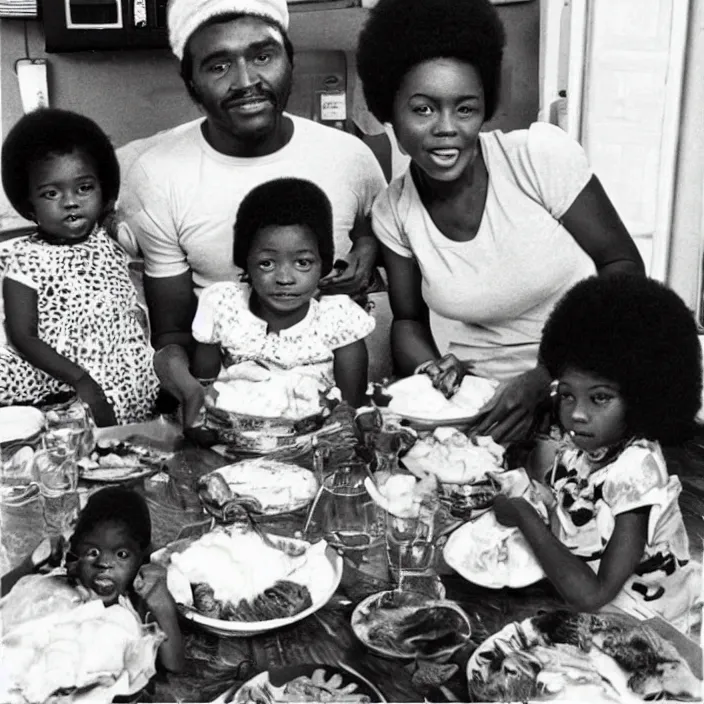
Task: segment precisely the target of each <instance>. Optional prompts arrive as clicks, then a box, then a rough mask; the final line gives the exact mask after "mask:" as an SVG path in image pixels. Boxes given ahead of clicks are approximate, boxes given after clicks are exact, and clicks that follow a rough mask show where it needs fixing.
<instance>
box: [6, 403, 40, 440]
mask: <svg viewBox="0 0 704 704" xmlns="http://www.w3.org/2000/svg"><path fill="white" fill-rule="evenodd" d="M43 428H44V414H43V413H42V412H41V411H40V410H39V409H38V408H30V407H29V406H6V407H5V408H0V443H5V442H14V441H15V440H24V439H26V438H31V437H32V436H33V435H36V434H37V433H38V432H40V431H41V430H42V429H43Z"/></svg>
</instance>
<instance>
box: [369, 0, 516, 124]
mask: <svg viewBox="0 0 704 704" xmlns="http://www.w3.org/2000/svg"><path fill="white" fill-rule="evenodd" d="M504 43H505V33H504V27H503V24H502V23H501V19H500V18H499V15H498V13H497V11H496V8H495V7H494V6H493V5H492V4H491V2H490V1H489V0H380V1H379V3H378V4H377V5H376V6H375V7H374V8H373V9H372V10H371V14H370V16H369V18H368V19H367V22H366V24H365V25H364V28H363V29H362V32H361V34H360V36H359V43H358V45H357V72H358V73H359V77H360V79H361V81H362V86H363V88H364V97H365V98H366V101H367V105H368V106H369V110H371V112H372V114H373V115H374V116H375V117H376V118H377V120H379V121H380V122H392V118H393V105H394V100H395V98H396V93H397V92H398V89H399V87H400V85H401V81H402V80H403V77H404V76H405V75H406V73H408V71H409V70H410V69H411V68H413V67H414V66H416V65H417V64H419V63H422V62H423V61H428V60H430V59H436V58H452V59H458V60H460V61H464V62H466V63H469V64H471V65H472V66H474V67H475V68H476V69H477V71H478V72H479V75H480V77H481V79H482V85H483V87H484V101H485V106H486V108H485V109H486V115H485V116H486V119H487V120H488V119H490V118H491V117H492V116H493V114H494V112H495V111H496V105H497V103H498V99H499V90H500V84H501V61H502V59H503V51H504Z"/></svg>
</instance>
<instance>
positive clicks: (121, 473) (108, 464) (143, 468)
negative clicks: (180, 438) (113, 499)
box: [78, 438, 173, 483]
mask: <svg viewBox="0 0 704 704" xmlns="http://www.w3.org/2000/svg"><path fill="white" fill-rule="evenodd" d="M172 457H173V453H172V452H164V451H162V450H160V449H158V448H155V447H152V446H151V445H150V444H149V443H148V442H140V441H139V440H138V439H137V438H125V439H124V440H117V439H114V438H102V439H100V440H98V442H97V443H96V445H95V448H94V449H93V451H92V452H91V454H90V456H89V457H85V458H83V459H81V460H79V462H78V467H79V471H80V476H81V479H85V480H86V481H89V482H106V483H116V482H127V481H135V480H137V479H142V478H144V477H147V476H149V475H151V474H155V473H156V472H160V471H161V470H163V469H164V467H165V466H166V463H167V462H168V461H169V460H170V459H171V458H172Z"/></svg>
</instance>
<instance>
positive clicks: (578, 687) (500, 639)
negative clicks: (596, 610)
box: [466, 614, 696, 704]
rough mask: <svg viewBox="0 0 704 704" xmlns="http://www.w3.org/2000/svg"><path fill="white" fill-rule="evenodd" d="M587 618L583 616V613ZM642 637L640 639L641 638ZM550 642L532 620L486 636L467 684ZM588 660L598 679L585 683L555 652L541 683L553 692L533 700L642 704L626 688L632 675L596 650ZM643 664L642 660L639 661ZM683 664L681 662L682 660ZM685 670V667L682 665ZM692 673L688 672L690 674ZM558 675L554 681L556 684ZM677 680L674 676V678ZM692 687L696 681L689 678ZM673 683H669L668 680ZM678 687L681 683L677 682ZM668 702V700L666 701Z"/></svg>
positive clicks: (618, 621)
mask: <svg viewBox="0 0 704 704" xmlns="http://www.w3.org/2000/svg"><path fill="white" fill-rule="evenodd" d="M585 615H586V614H585ZM594 616H595V617H596V618H602V619H613V622H614V626H616V627H619V628H625V629H626V630H628V629H634V630H636V631H639V630H640V629H641V628H642V625H641V624H640V623H639V622H638V621H637V620H635V619H633V618H630V617H628V616H624V615H611V614H609V615H606V614H595V615H594ZM641 637H642V636H641ZM550 643H551V639H550V638H549V636H547V635H546V634H545V633H544V632H543V631H542V630H541V629H540V628H539V627H538V625H537V624H536V621H535V619H534V618H528V619H525V620H523V621H515V622H513V623H509V624H508V625H507V626H505V627H504V628H502V629H501V630H500V631H498V632H497V633H494V634H493V635H492V636H489V638H487V639H486V640H485V641H484V642H483V643H482V644H481V645H480V646H479V647H478V648H477V649H476V650H475V651H474V652H473V653H472V656H471V657H470V658H469V661H468V662H467V669H466V674H467V682H468V684H470V686H471V683H472V682H479V683H484V682H486V680H487V677H488V676H489V674H490V672H492V671H495V669H496V668H497V666H498V664H499V663H498V662H497V661H499V662H500V661H501V660H502V659H503V658H504V657H506V656H508V655H511V654H513V653H519V652H524V653H529V652H530V650H531V648H533V647H534V646H542V647H544V648H548V649H550V648H551V645H550ZM586 659H587V661H589V662H590V663H591V667H592V671H593V672H595V673H596V675H597V676H601V682H600V681H598V680H592V681H587V680H585V679H584V676H583V674H582V673H581V672H580V671H579V670H576V669H574V668H572V667H571V666H570V665H569V664H568V663H569V661H568V659H565V658H564V656H561V654H560V653H559V652H558V651H557V649H556V651H555V658H554V660H553V662H552V663H551V664H550V665H549V666H548V669H549V670H550V671H551V672H550V674H549V675H548V676H547V680H546V679H544V680H543V683H546V681H547V682H550V681H552V684H553V687H555V685H557V687H559V689H558V688H557V687H556V688H555V689H554V690H553V692H552V693H549V692H546V693H545V694H544V695H541V696H538V697H536V699H535V700H532V701H546V700H553V701H554V700H558V701H579V702H587V701H588V702H593V703H594V704H596V703H597V702H599V703H606V702H608V703H612V702H613V703H616V702H618V703H619V704H623V703H624V702H626V703H628V702H631V703H633V704H635V703H636V702H642V701H643V700H642V698H641V697H640V696H639V695H637V694H635V692H633V690H632V689H631V688H630V687H629V680H630V679H631V676H632V675H633V674H634V673H628V672H626V671H625V670H624V669H623V668H621V667H620V665H619V664H618V663H617V662H616V661H615V660H614V659H613V658H612V657H610V656H609V655H607V654H606V653H604V652H603V651H602V650H600V649H599V648H598V647H596V646H593V647H592V648H591V650H590V652H589V654H588V656H587V658H586ZM642 662H644V663H645V661H642ZM682 664H684V661H682ZM685 667H686V665H685ZM690 674H691V673H690ZM556 675H557V681H556ZM672 677H673V674H672V673H671V674H670V678H672ZM675 677H676V676H675ZM690 679H691V680H692V684H693V683H694V682H696V678H694V676H693V675H692V677H691V678H690ZM670 681H671V682H672V680H670ZM678 684H681V683H680V682H678ZM668 701H669V700H668Z"/></svg>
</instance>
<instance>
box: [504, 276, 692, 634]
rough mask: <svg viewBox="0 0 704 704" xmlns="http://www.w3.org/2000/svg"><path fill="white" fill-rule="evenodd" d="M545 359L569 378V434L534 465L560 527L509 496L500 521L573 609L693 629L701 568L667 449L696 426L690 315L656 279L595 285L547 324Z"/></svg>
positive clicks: (592, 281) (565, 423) (565, 417)
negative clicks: (607, 610)
mask: <svg viewBox="0 0 704 704" xmlns="http://www.w3.org/2000/svg"><path fill="white" fill-rule="evenodd" d="M540 359H541V362H542V363H543V364H545V366H546V368H547V369H548V370H549V371H550V374H551V376H552V377H553V378H554V379H556V380H557V381H558V387H557V394H558V396H557V398H558V404H559V420H560V425H561V428H562V430H563V431H564V432H565V433H566V436H565V439H564V440H563V441H562V442H561V443H560V444H559V447H558V449H557V454H556V456H555V459H554V461H553V462H552V464H551V466H550V467H549V468H548V469H547V471H545V469H546V468H545V466H543V467H542V469H540V468H537V469H538V478H539V479H542V480H544V481H545V482H546V483H547V484H548V486H549V487H550V488H551V489H552V493H553V496H554V498H555V504H554V506H553V508H552V526H551V527H550V528H549V527H548V526H546V525H545V524H544V523H543V520H542V519H541V518H540V516H539V515H538V514H537V512H536V511H535V509H533V508H532V507H531V506H530V505H529V504H528V503H527V502H526V501H525V500H524V499H521V498H507V497H506V496H499V497H498V498H497V501H496V504H495V511H496V516H497V519H498V520H499V522H501V523H502V524H504V525H511V526H517V527H518V528H519V529H520V530H521V531H522V532H523V535H524V536H525V537H526V539H527V541H528V542H529V543H530V545H531V547H532V549H533V551H534V553H535V555H536V557H537V558H538V560H539V561H540V563H541V565H542V567H543V569H544V571H545V574H546V575H547V577H548V579H550V581H551V582H552V583H553V585H554V586H555V587H556V588H557V590H558V591H559V592H560V594H561V595H562V596H563V598H564V599H565V600H566V601H567V603H568V604H569V605H571V606H572V607H573V608H576V609H578V610H580V611H597V610H599V609H601V608H602V607H604V606H606V605H608V604H613V605H615V606H619V607H621V608H625V609H626V610H629V612H634V611H635V612H636V613H639V614H644V615H645V616H644V617H645V618H647V617H648V616H647V615H649V614H658V615H660V616H662V617H663V618H665V619H666V620H667V621H669V622H671V623H672V624H673V625H675V626H676V627H677V628H679V629H680V630H681V631H683V632H687V631H688V630H689V628H690V627H691V626H692V625H693V624H694V623H695V621H696V620H697V619H698V610H697V611H695V610H694V609H693V606H694V605H695V603H696V602H697V600H698V598H699V594H700V579H701V577H700V573H701V566H700V565H699V564H697V563H696V562H695V561H694V560H692V559H691V558H690V553H689V541H688V537H687V531H686V529H685V525H684V522H683V518H682V513H681V512H680V508H679V504H678V497H679V495H680V492H681V491H682V486H681V484H680V480H679V478H678V477H676V476H670V475H669V474H668V470H667V465H666V462H665V459H664V457H663V453H662V449H661V445H666V446H674V445H678V444H681V443H684V442H685V441H687V440H688V439H689V438H690V437H691V436H692V434H693V432H694V430H695V427H696V425H695V418H696V414H697V412H698V410H699V406H700V398H701V396H700V395H701V387H702V382H701V378H702V365H701V350H700V346H699V340H698V338H697V329H696V324H695V322H694V319H693V316H692V314H691V313H690V311H689V310H688V309H687V307H686V306H685V304H684V302H683V301H682V300H681V299H680V298H679V296H677V294H676V293H674V292H673V291H672V290H670V289H668V288H667V287H665V286H664V285H662V284H660V283H658V282H657V281H654V280H652V279H647V278H643V277H635V276H627V275H617V276H613V277H606V278H597V277H591V278H589V279H586V280H585V281H582V282H581V283H579V284H577V285H576V286H575V287H574V288H573V289H572V290H571V291H569V293H567V294H566V295H565V297H564V298H563V299H562V300H561V301H560V302H559V303H558V305H557V306H556V307H555V310H554V311H553V312H552V314H551V315H550V317H549V319H548V322H547V324H546V325H545V329H544V331H543V337H542V341H541V344H540ZM533 473H534V474H535V471H533ZM541 475H542V476H541Z"/></svg>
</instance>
